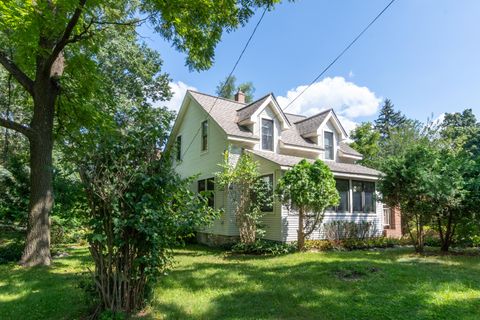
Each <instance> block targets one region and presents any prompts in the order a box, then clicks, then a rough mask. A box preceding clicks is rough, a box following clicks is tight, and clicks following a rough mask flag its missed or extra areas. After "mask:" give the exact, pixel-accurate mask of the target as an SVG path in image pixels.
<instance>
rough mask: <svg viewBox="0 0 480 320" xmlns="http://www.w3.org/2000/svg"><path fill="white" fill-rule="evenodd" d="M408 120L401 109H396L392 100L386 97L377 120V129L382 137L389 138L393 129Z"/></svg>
mask: <svg viewBox="0 0 480 320" xmlns="http://www.w3.org/2000/svg"><path fill="white" fill-rule="evenodd" d="M406 121H407V118H406V117H405V116H404V115H403V114H402V113H401V112H400V111H395V109H394V105H393V103H392V101H390V99H385V101H384V103H383V106H382V108H381V109H380V114H379V116H378V118H377V120H375V130H377V131H378V132H379V133H380V137H381V138H382V139H388V137H389V136H390V134H391V132H392V130H393V129H394V128H398V127H399V126H401V125H402V124H404V123H405V122H406Z"/></svg>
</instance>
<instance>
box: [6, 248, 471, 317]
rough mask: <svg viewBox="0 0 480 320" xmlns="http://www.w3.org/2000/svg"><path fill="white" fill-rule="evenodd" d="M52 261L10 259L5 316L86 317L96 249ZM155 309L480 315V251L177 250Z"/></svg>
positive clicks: (173, 312)
mask: <svg viewBox="0 0 480 320" xmlns="http://www.w3.org/2000/svg"><path fill="white" fill-rule="evenodd" d="M70 253H71V255H70V256H69V257H67V258H62V259H58V260H56V261H55V264H54V266H53V267H52V268H33V269H29V270H25V269H22V268H20V267H17V266H15V265H14V264H8V265H0V319H2V320H3V319H79V318H82V316H85V314H86V313H87V308H88V307H87V300H86V296H85V294H84V293H83V291H82V289H80V288H79V287H78V285H77V281H78V280H79V279H85V275H81V274H79V272H82V271H85V269H86V267H87V265H88V264H89V258H88V252H87V250H86V249H82V248H80V249H74V250H70ZM176 261H177V263H176V265H175V268H174V269H173V270H172V271H171V272H170V273H169V274H168V275H167V276H166V277H164V278H162V279H161V281H160V283H159V284H158V287H157V288H156V290H155V297H154V301H153V303H152V304H151V306H150V307H149V308H148V309H147V318H151V319H158V318H160V319H162V318H165V319H409V320H413V319H480V257H478V256H475V257H468V256H436V255H430V256H428V257H419V256H416V255H413V254H412V253H411V249H392V250H387V251H355V252H327V253H302V254H291V255H286V256H280V257H242V256H240V257H239V256H236V257H230V256H225V255H224V253H223V252H222V251H218V250H212V249H206V248H204V247H200V246H190V247H188V248H187V249H182V250H177V251H176Z"/></svg>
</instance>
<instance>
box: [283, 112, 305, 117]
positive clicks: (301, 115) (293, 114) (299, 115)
mask: <svg viewBox="0 0 480 320" xmlns="http://www.w3.org/2000/svg"><path fill="white" fill-rule="evenodd" d="M284 113H285V114H289V115H291V116H297V117H303V118H308V117H307V116H304V115H303V114H297V113H291V112H284Z"/></svg>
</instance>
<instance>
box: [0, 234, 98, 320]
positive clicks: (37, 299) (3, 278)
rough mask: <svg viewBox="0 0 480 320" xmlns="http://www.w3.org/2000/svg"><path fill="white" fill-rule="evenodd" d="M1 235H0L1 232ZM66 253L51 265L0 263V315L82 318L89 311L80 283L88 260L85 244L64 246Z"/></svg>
mask: <svg viewBox="0 0 480 320" xmlns="http://www.w3.org/2000/svg"><path fill="white" fill-rule="evenodd" d="M2 236H3V235H2ZM62 251H66V252H68V253H69V256H68V257H65V258H61V259H55V260H54V262H53V265H52V266H51V267H34V268H29V269H26V268H22V267H20V266H18V265H16V263H13V262H12V263H8V264H4V265H0V319H2V320H3V319H5V320H6V319H15V320H17V319H19V320H21V319H29V320H30V319H81V318H82V317H83V316H85V315H86V314H87V313H88V305H89V303H88V300H87V296H86V294H85V291H84V290H83V289H81V288H80V287H79V283H80V281H81V280H86V279H87V277H88V275H86V274H81V273H82V272H85V271H86V267H87V265H89V264H90V257H89V253H88V250H87V249H86V248H75V249H65V250H62Z"/></svg>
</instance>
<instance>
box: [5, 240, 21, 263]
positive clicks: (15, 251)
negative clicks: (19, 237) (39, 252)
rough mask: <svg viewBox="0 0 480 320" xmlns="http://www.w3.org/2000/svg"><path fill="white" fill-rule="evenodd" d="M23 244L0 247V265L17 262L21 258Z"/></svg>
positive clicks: (15, 243) (12, 243)
mask: <svg viewBox="0 0 480 320" xmlns="http://www.w3.org/2000/svg"><path fill="white" fill-rule="evenodd" d="M22 252H23V243H21V242H11V243H9V244H7V245H5V246H0V264H5V263H9V262H18V261H19V260H20V258H21V257H22Z"/></svg>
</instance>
